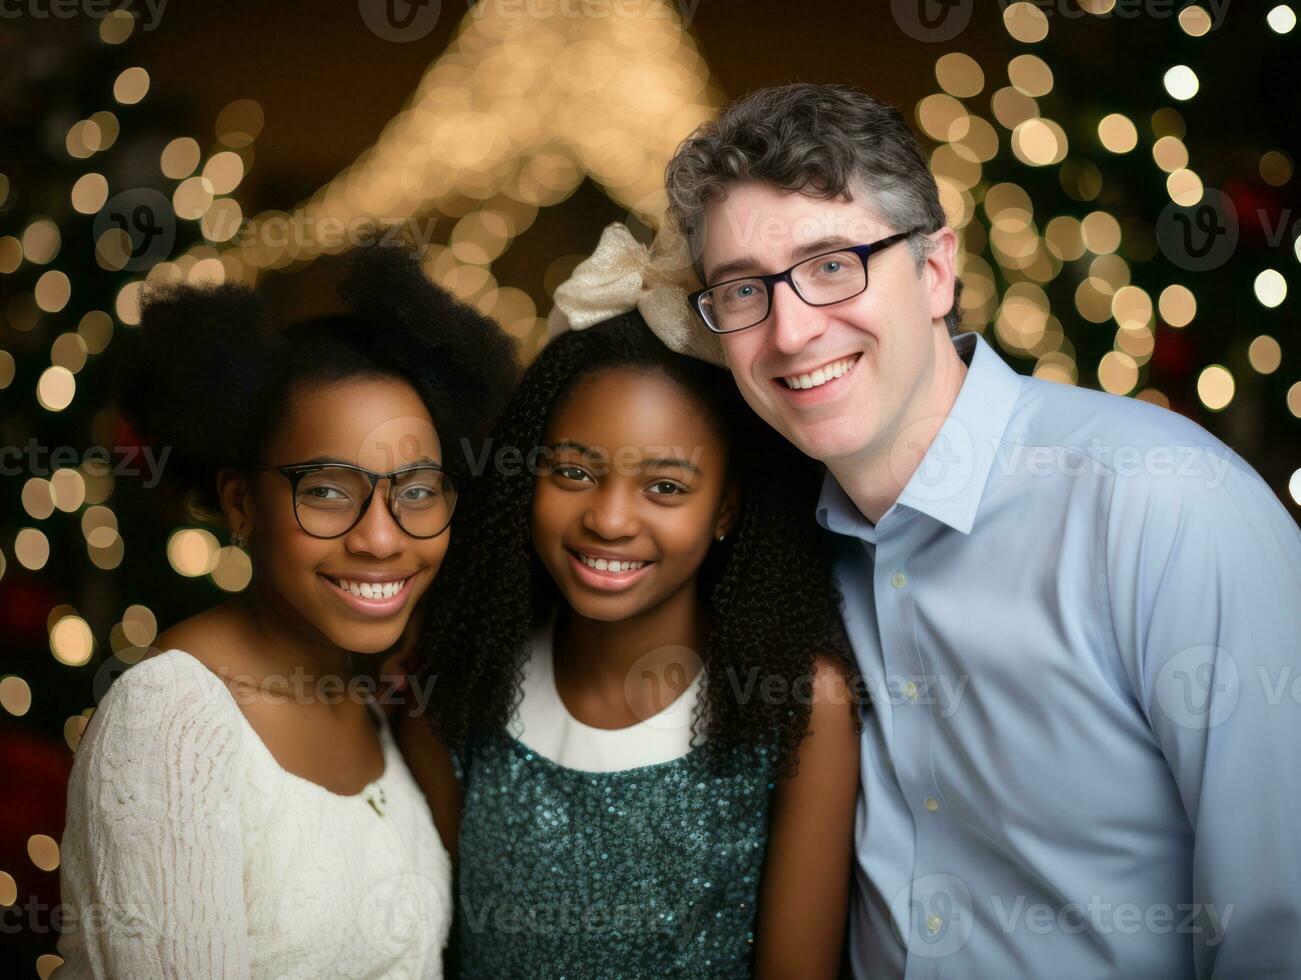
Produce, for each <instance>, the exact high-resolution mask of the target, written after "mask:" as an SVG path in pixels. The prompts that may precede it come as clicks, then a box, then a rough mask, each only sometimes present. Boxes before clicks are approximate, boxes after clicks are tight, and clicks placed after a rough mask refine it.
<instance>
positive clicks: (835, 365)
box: [782, 354, 858, 391]
mask: <svg viewBox="0 0 1301 980" xmlns="http://www.w3.org/2000/svg"><path fill="white" fill-rule="evenodd" d="M856 360H858V355H857V354H855V355H854V356H853V357H846V358H843V359H841V360H839V361H833V362H832V363H830V364H826V365H823V366H822V367H820V368H818V369H817V370H815V371H813V372H812V373H811V374H792V375H790V376H788V377H785V378H782V380H783V381H784V382H786V387H787V388H790V389H791V390H793V391H799V390H802V389H805V388H817V387H819V386H821V385H824V384H826V383H827V382H828V381H834V380H835V379H836V378H839V377H841V376H842V375H843V374H844V373H845V372H846V371H848V370H849V369H850V368H851V367H853V366H854V361H856Z"/></svg>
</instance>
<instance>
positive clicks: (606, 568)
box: [571, 551, 651, 574]
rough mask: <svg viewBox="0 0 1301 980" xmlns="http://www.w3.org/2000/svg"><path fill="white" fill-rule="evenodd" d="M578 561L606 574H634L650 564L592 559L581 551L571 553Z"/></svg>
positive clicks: (645, 562)
mask: <svg viewBox="0 0 1301 980" xmlns="http://www.w3.org/2000/svg"><path fill="white" fill-rule="evenodd" d="M571 554H573V555H574V556H575V557H576V558H577V559H578V560H579V561H581V562H582V563H583V564H584V565H586V566H587V567H588V568H590V569H593V570H594V571H598V572H608V573H610V574H618V573H619V572H635V571H637V569H639V568H644V567H645V566H647V565H649V564H651V562H648V561H618V560H616V559H613V558H593V557H592V556H591V555H585V554H583V553H582V552H581V551H574V552H571Z"/></svg>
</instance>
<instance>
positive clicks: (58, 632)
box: [50, 616, 95, 667]
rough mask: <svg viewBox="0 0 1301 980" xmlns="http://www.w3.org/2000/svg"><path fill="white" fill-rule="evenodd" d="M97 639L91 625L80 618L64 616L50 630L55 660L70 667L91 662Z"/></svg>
mask: <svg viewBox="0 0 1301 980" xmlns="http://www.w3.org/2000/svg"><path fill="white" fill-rule="evenodd" d="M94 650H95V637H94V635H93V634H92V633H91V631H90V624H89V623H87V622H86V621H85V620H84V619H82V618H81V617H80V616H64V617H63V618H62V619H60V620H59V621H58V622H57V623H55V624H54V628H53V629H51V630H50V652H52V653H53V654H54V659H55V660H57V661H59V663H61V664H67V665H68V666H69V667H80V666H81V665H82V664H84V663H86V662H87V661H88V660H90V656H91V654H92V653H93V652H94Z"/></svg>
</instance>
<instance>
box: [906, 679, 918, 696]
mask: <svg viewBox="0 0 1301 980" xmlns="http://www.w3.org/2000/svg"><path fill="white" fill-rule="evenodd" d="M903 696H904V697H906V698H907V699H908V700H909V701H916V700H917V685H916V684H914V683H913V682H912V681H909V682H908V683H907V684H905V685H904V686H903Z"/></svg>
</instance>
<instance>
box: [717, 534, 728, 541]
mask: <svg viewBox="0 0 1301 980" xmlns="http://www.w3.org/2000/svg"><path fill="white" fill-rule="evenodd" d="M725 537H727V535H726V534H720V535H719V536H718V540H719V541H722V540H723V539H724V538H725Z"/></svg>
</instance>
